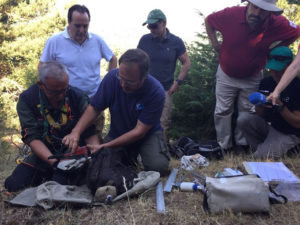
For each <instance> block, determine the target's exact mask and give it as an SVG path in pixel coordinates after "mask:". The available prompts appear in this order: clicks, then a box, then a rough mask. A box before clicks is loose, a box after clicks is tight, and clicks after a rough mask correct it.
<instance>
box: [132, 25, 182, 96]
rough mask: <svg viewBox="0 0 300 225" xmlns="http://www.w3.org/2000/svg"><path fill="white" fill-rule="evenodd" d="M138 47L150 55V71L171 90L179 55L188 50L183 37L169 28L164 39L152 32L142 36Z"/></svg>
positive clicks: (166, 88)
mask: <svg viewBox="0 0 300 225" xmlns="http://www.w3.org/2000/svg"><path fill="white" fill-rule="evenodd" d="M137 47H138V48H140V49H142V50H144V51H145V52H146V53H147V54H148V55H149V57H150V70H149V73H150V74H151V75H152V76H153V77H155V78H156V79H157V80H159V82H160V83H161V84H162V85H163V87H164V89H165V90H169V89H170V87H171V86H172V84H173V82H174V71H175V68H176V61H177V59H178V57H179V56H181V55H182V54H183V53H185V52H186V48H185V45H184V43H183V41H182V40H181V38H179V37H177V36H175V35H174V34H171V33H170V32H169V30H168V29H167V35H166V38H165V39H164V40H162V41H161V40H159V39H158V38H154V37H153V36H152V34H146V35H144V36H142V38H141V40H140V41H139V44H138V46H137Z"/></svg>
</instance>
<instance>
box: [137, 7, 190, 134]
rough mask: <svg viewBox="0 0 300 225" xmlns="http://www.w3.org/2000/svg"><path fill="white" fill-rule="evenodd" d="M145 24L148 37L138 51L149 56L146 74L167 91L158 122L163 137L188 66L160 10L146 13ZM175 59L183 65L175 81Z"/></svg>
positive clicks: (187, 61)
mask: <svg viewBox="0 0 300 225" xmlns="http://www.w3.org/2000/svg"><path fill="white" fill-rule="evenodd" d="M146 24H148V26H147V28H148V29H149V30H150V34H146V35H144V36H142V38H141V39H140V41H139V44H138V48H140V49H142V50H144V51H145V52H146V53H147V54H148V55H149V57H150V70H149V73H150V74H151V75H152V76H154V77H155V78H156V79H157V80H158V81H159V82H160V83H161V84H162V85H163V87H164V89H165V91H166V101H165V105H164V109H163V113H162V116H161V119H160V121H161V125H162V127H163V129H164V135H165V131H166V130H167V129H168V128H169V126H170V122H171V110H172V101H173V100H172V99H173V98H172V95H173V94H174V93H175V92H176V91H177V90H178V89H179V86H180V85H181V84H182V83H183V80H184V79H185V77H186V76H187V73H188V70H189V68H190V64H191V63H190V59H189V56H188V54H187V52H186V48H185V45H184V43H183V41H182V40H181V38H179V37H177V36H175V35H173V34H172V33H170V31H169V30H168V29H167V27H166V25H167V18H166V16H165V14H164V13H163V12H162V11H161V10H160V9H154V10H152V11H151V12H150V13H149V14H148V17H147V20H146V22H144V23H143V26H144V25H146ZM177 59H179V61H180V62H181V64H182V66H181V70H180V73H179V75H178V79H177V80H176V81H175V82H174V71H175V67H176V61H177ZM165 139H166V135H165Z"/></svg>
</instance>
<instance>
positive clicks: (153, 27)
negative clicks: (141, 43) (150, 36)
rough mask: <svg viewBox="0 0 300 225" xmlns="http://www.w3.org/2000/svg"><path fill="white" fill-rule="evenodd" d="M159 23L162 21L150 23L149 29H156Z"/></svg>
mask: <svg viewBox="0 0 300 225" xmlns="http://www.w3.org/2000/svg"><path fill="white" fill-rule="evenodd" d="M158 23H160V22H157V23H152V24H148V26H147V28H148V29H149V30H155V29H157V27H158Z"/></svg>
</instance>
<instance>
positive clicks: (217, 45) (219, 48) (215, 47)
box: [213, 43, 221, 53]
mask: <svg viewBox="0 0 300 225" xmlns="http://www.w3.org/2000/svg"><path fill="white" fill-rule="evenodd" d="M213 48H214V49H215V51H216V52H217V53H220V50H221V45H220V44H219V43H218V44H215V45H213Z"/></svg>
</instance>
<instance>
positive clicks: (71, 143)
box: [62, 132, 80, 152]
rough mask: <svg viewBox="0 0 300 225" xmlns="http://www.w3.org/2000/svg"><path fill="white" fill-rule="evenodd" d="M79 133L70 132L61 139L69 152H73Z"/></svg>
mask: <svg viewBox="0 0 300 225" xmlns="http://www.w3.org/2000/svg"><path fill="white" fill-rule="evenodd" d="M79 138H80V135H79V134H78V133H76V132H72V133H70V134H68V135H67V136H65V137H64V138H63V139H62V143H63V144H64V145H65V146H66V147H68V148H69V149H70V151H71V152H75V151H76V149H77V146H78V142H79Z"/></svg>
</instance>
